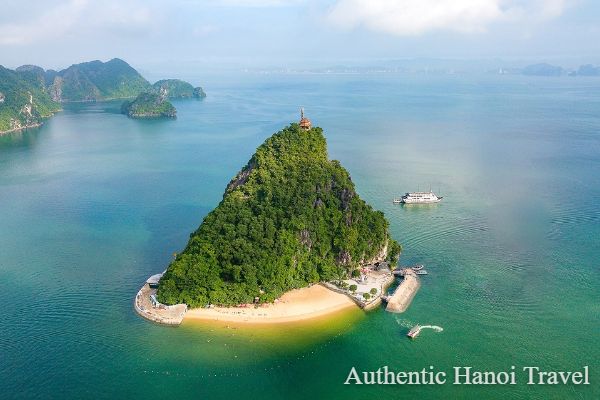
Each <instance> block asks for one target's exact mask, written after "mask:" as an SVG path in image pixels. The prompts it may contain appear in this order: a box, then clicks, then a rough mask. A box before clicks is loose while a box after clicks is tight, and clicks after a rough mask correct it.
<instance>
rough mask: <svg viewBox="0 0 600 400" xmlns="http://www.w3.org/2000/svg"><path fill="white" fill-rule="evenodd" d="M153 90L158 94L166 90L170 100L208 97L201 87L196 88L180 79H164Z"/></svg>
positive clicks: (153, 86)
mask: <svg viewBox="0 0 600 400" xmlns="http://www.w3.org/2000/svg"><path fill="white" fill-rule="evenodd" d="M152 88H153V90H154V91H156V92H157V93H159V92H160V90H165V91H166V95H167V97H168V98H170V99H177V98H192V97H193V98H203V97H206V93H204V90H202V88H201V87H196V88H195V87H193V86H192V85H191V84H189V83H187V82H185V81H182V80H179V79H163V80H160V81H158V82H156V83H155V84H154V85H152Z"/></svg>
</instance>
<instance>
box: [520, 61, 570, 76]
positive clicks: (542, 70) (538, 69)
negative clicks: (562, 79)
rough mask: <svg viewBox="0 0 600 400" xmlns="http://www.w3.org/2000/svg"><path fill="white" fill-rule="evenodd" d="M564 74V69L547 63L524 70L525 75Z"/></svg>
mask: <svg viewBox="0 0 600 400" xmlns="http://www.w3.org/2000/svg"><path fill="white" fill-rule="evenodd" d="M562 73H563V69H562V67H557V66H556V65H550V64H546V63H541V64H533V65H528V66H526V67H525V68H523V75H536V76H559V75H562Z"/></svg>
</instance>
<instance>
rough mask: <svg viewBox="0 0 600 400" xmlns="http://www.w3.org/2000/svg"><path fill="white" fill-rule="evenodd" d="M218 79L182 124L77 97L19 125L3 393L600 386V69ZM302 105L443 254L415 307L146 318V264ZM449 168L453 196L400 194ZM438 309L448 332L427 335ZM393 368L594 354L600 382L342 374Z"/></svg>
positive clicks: (404, 230)
mask: <svg viewBox="0 0 600 400" xmlns="http://www.w3.org/2000/svg"><path fill="white" fill-rule="evenodd" d="M189 78H190V79H191V80H192V81H194V77H193V76H190V77H189ZM197 78H198V81H199V82H201V83H202V84H203V86H204V87H205V90H206V91H207V93H208V97H207V98H206V99H205V100H204V101H176V102H174V104H175V106H176V107H177V109H178V118H177V120H174V121H135V120H131V119H127V118H126V117H124V116H122V115H120V114H119V113H118V110H119V103H98V104H78V105H67V106H65V110H64V111H63V112H61V113H59V114H58V115H56V116H55V117H54V118H52V119H50V120H49V121H48V122H47V123H46V124H45V125H44V126H43V127H42V128H40V129H35V130H30V131H28V132H24V133H17V134H11V135H7V136H2V137H0V304H1V305H2V307H1V313H0V321H1V323H0V397H1V398H3V399H5V398H6V399H11V398H23V399H29V398H107V399H115V398H127V399H129V398H141V397H146V398H160V397H166V396H170V398H173V399H228V400H230V399H232V398H235V399H246V398H247V399H261V400H266V399H282V398H286V399H306V398H313V399H317V398H318V399H321V398H323V399H375V398H380V399H383V398H387V399H400V398H413V399H417V398H418V399H437V398H466V399H487V398H491V399H494V398H523V399H529V398H531V399H597V398H600V201H599V199H600V79H587V78H566V77H563V78H533V77H528V78H525V77H496V76H482V77H461V76H414V75H393V74H388V75H252V74H241V75H238V76H222V77H217V76H214V77H212V76H209V77H197ZM300 105H303V106H305V107H306V112H307V114H308V116H309V117H310V118H311V119H312V121H313V123H314V124H315V125H318V126H321V127H322V128H323V129H324V131H325V135H326V137H327V140H328V146H329V153H330V156H331V157H332V158H335V159H338V160H340V161H341V162H342V164H343V165H344V166H345V167H346V168H347V169H348V170H349V171H350V173H351V175H352V177H353V180H354V182H355V184H356V187H357V190H358V192H359V194H360V195H361V196H362V197H363V198H364V199H365V200H366V201H367V202H369V203H370V204H371V205H373V206H374V207H375V208H377V209H379V210H382V211H384V212H385V214H386V216H387V218H388V219H389V221H390V223H391V231H392V233H393V236H394V237H395V238H396V239H398V240H399V241H400V242H401V243H402V244H403V246H404V254H403V256H402V258H401V262H402V263H403V264H409V263H415V262H422V263H424V264H426V266H427V269H428V270H429V273H430V274H429V276H427V277H425V278H424V279H423V281H422V283H423V284H422V288H421V290H420V291H419V292H418V294H417V296H416V297H415V299H414V301H413V304H412V305H411V307H410V308H409V310H408V311H407V312H406V313H404V314H390V313H386V312H384V311H383V310H382V309H379V310H375V311H373V312H369V313H367V314H364V313H363V312H362V311H351V312H348V313H344V314H341V315H337V316H334V317H331V318H327V319H323V320H318V321H314V322H311V323H309V324H295V325H289V326H285V327H276V328H265V327H262V328H256V329H251V330H248V329H240V328H237V327H234V326H229V327H227V326H223V325H222V324H221V325H220V324H214V325H204V324H199V323H192V322H186V323H184V324H183V325H182V326H181V327H179V328H165V327H161V326H157V325H154V324H151V323H148V322H146V321H144V320H142V319H141V318H139V317H138V316H137V315H136V314H135V313H134V311H133V307H132V300H133V297H134V295H135V293H136V291H137V290H138V288H139V286H140V285H141V284H142V282H143V281H144V280H145V279H146V278H147V277H148V276H149V275H150V274H153V273H156V272H160V271H162V270H163V269H164V268H165V266H166V265H167V264H168V262H169V260H170V258H171V257H172V254H173V252H177V251H180V250H181V249H182V248H183V247H184V245H185V244H186V241H187V238H188V234H189V233H190V232H191V231H193V230H194V229H195V228H196V227H197V226H198V225H199V223H200V222H201V221H202V218H203V217H204V216H205V215H206V214H207V212H209V210H211V209H212V208H214V207H215V206H216V205H217V204H218V202H219V200H220V199H221V196H222V193H223V190H224V188H225V186H226V184H227V183H228V182H229V179H230V178H231V177H233V176H234V175H235V173H236V172H237V171H238V170H239V169H240V168H241V167H242V166H243V165H244V164H245V163H246V162H247V160H248V159H249V158H250V156H251V155H252V154H253V152H254V150H255V148H256V147H257V146H258V145H259V144H260V143H262V142H263V141H264V139H265V138H267V137H268V136H270V135H271V134H272V133H274V132H276V131H277V130H279V129H280V128H281V127H283V126H284V125H286V124H287V123H289V122H291V121H295V120H297V119H298V107H299V106H300ZM430 186H431V188H432V189H433V190H434V191H436V192H440V193H441V195H443V196H444V200H443V202H442V203H441V204H439V205H435V206H425V207H401V206H397V205H393V204H392V202H391V200H392V198H393V197H394V196H397V195H399V194H401V193H403V192H405V191H409V190H410V191H412V190H417V189H418V188H420V189H421V190H423V189H429V187H430ZM417 323H419V324H431V325H438V326H440V327H443V329H444V330H443V332H441V333H436V332H434V331H433V330H424V331H423V332H422V334H421V336H420V337H419V338H418V339H417V340H415V341H409V340H407V339H406V337H405V334H406V332H407V330H408V329H409V328H410V327H411V326H412V325H414V324H417ZM384 365H388V366H389V367H390V368H391V369H394V370H398V371H401V370H404V371H410V370H420V369H422V368H429V366H430V365H431V366H434V367H435V369H436V370H441V371H446V372H448V373H451V372H452V367H454V366H472V367H474V368H475V369H481V370H494V371H503V370H504V371H506V370H510V367H511V366H512V365H514V366H516V367H517V370H520V368H521V367H523V366H539V367H541V368H542V369H547V370H574V369H580V368H581V367H582V366H584V365H589V366H590V374H591V377H590V379H591V381H592V384H591V385H589V386H587V387H583V386H572V385H570V386H560V387H550V386H528V385H525V379H524V375H523V374H522V373H518V374H517V378H518V380H519V382H520V383H519V384H518V385H514V386H455V385H452V384H446V385H441V386H362V387H359V386H344V385H343V384H342V383H343V382H344V380H345V379H346V377H347V375H348V372H349V371H350V368H351V367H352V366H356V367H357V369H359V370H375V369H377V368H379V367H381V366H384ZM234 396H235V397H234Z"/></svg>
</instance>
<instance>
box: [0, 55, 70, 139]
mask: <svg viewBox="0 0 600 400" xmlns="http://www.w3.org/2000/svg"><path fill="white" fill-rule="evenodd" d="M31 67H32V68H25V69H21V70H17V71H12V70H9V69H6V68H4V67H2V66H0V133H3V132H9V131H14V130H19V129H23V128H28V127H33V126H38V125H39V124H41V123H42V121H43V119H44V118H47V117H49V116H51V115H52V114H53V113H55V112H57V111H58V110H60V104H58V103H57V102H55V101H53V100H52V98H51V97H50V94H49V93H48V92H47V90H46V87H45V85H44V82H43V73H42V74H41V75H40V74H39V72H40V71H39V70H37V69H35V68H36V67H33V66H31ZM42 71H43V70H42Z"/></svg>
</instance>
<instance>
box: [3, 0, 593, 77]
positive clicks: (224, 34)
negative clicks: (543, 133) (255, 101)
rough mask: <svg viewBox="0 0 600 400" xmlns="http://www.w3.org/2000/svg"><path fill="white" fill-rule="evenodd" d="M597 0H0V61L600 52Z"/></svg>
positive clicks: (530, 58)
mask: <svg viewBox="0 0 600 400" xmlns="http://www.w3.org/2000/svg"><path fill="white" fill-rule="evenodd" d="M598 38H600V1H598V0H313V1H309V0H101V1H92V0H27V1H23V0H16V1H15V0H2V2H1V3H0V64H1V65H4V66H6V67H9V68H15V67H17V66H19V65H22V64H36V65H40V66H43V67H45V68H54V69H61V68H65V67H67V66H69V65H71V64H73V63H78V62H82V61H89V60H94V59H100V60H108V59H110V58H113V57H119V58H123V59H125V60H126V61H128V62H129V63H130V64H132V65H134V66H136V67H137V68H141V69H144V68H145V69H157V68H158V69H160V68H166V67H167V66H168V65H175V64H177V65H179V66H194V67H197V68H221V67H222V68H246V67H248V68H259V67H283V68H295V67H316V66H328V65H353V64H358V65H361V64H365V65H368V64H369V63H371V64H376V63H379V62H381V60H397V59H458V60H474V61H475V60H496V59H499V60H504V61H505V62H507V63H511V62H512V63H517V64H518V63H528V62H550V63H555V64H558V65H562V66H565V67H576V66H578V65H580V64H583V63H595V64H600V40H598Z"/></svg>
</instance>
